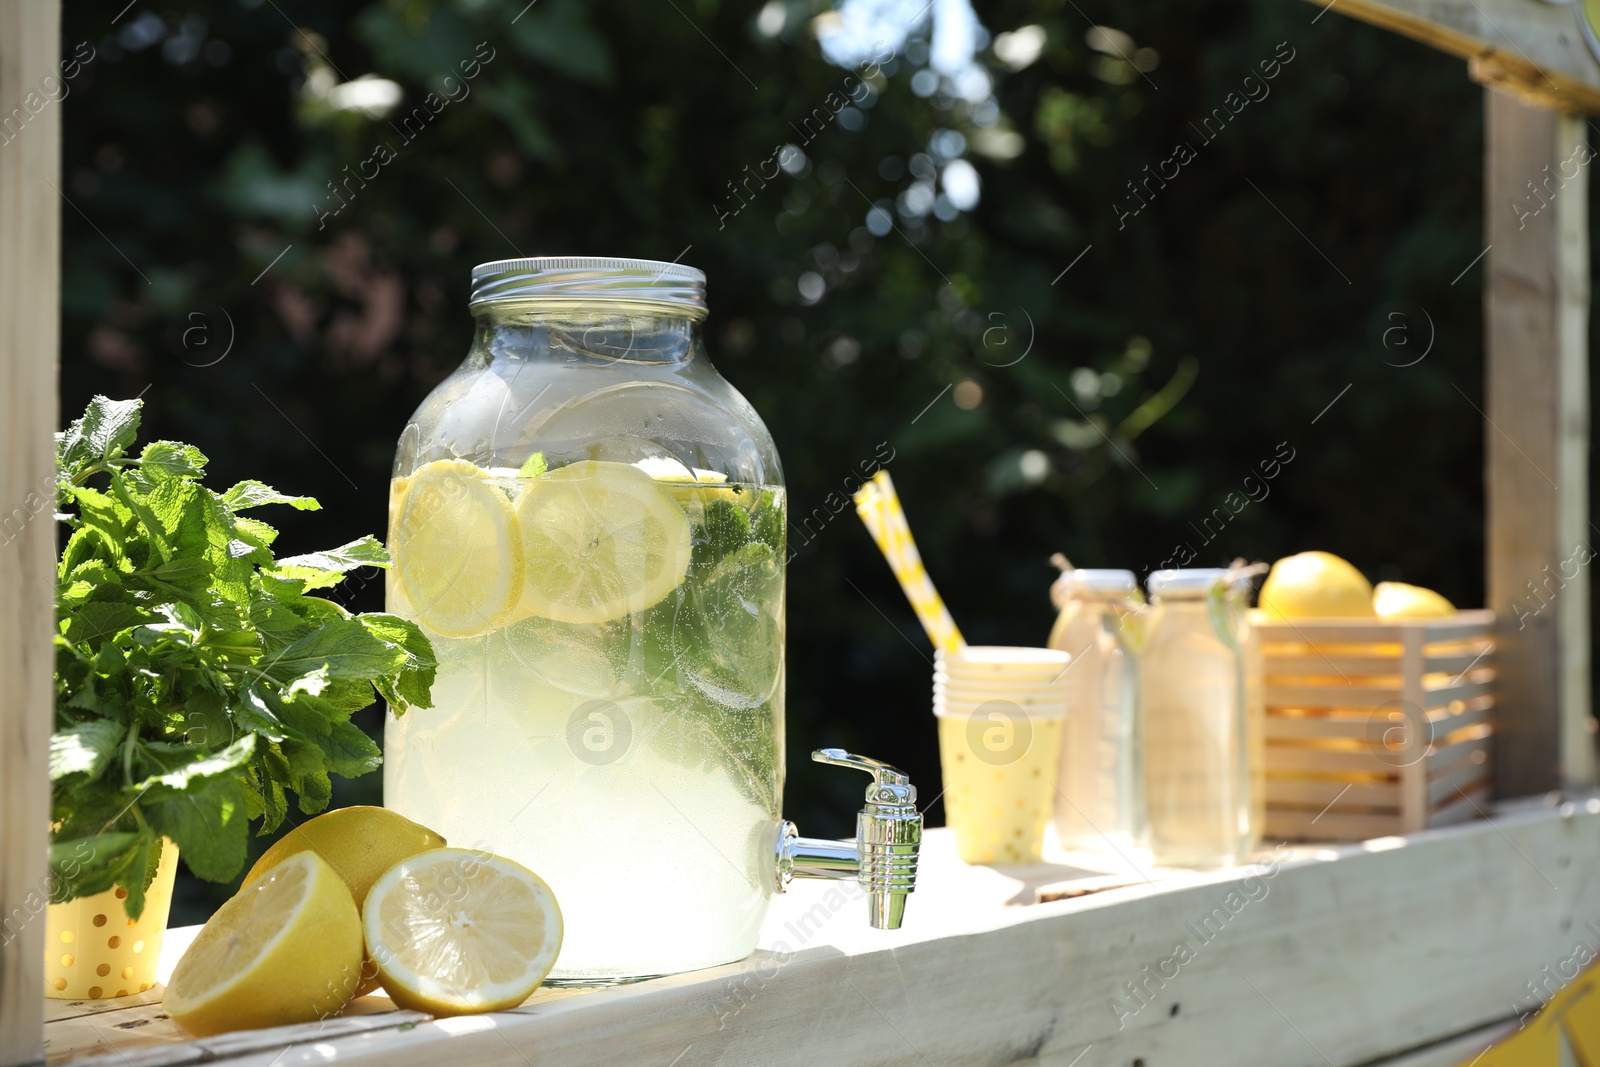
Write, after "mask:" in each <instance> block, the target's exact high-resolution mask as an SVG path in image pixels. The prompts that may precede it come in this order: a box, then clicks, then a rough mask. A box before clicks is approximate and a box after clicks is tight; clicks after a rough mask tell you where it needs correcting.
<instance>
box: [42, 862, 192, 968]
mask: <svg viewBox="0 0 1600 1067" xmlns="http://www.w3.org/2000/svg"><path fill="white" fill-rule="evenodd" d="M177 874H178V846H177V845H174V844H173V843H172V842H171V841H163V842H162V844H161V862H160V863H158V864H157V865H156V877H155V881H153V882H151V883H150V888H149V889H147V890H145V894H144V914H142V915H141V916H139V918H138V919H137V920H134V919H130V918H128V913H127V909H126V908H124V907H123V903H122V902H123V899H124V898H125V897H126V896H127V895H128V891H127V890H125V889H120V888H112V889H108V890H106V891H105V892H104V893H96V894H94V895H93V896H88V897H79V898H78V899H76V900H69V901H67V902H66V903H65V904H52V905H50V907H49V909H48V913H47V916H46V919H45V927H46V929H45V946H44V995H45V996H47V997H54V998H56V999H57V1000H100V999H102V998H105V997H126V996H131V995H133V994H134V993H143V992H144V991H145V990H147V989H149V988H150V987H151V986H153V985H155V984H156V967H157V966H158V965H159V964H160V962H161V940H162V937H163V936H164V935H165V934H166V932H167V914H168V912H170V911H171V909H172V882H173V879H174V878H176V877H177Z"/></svg>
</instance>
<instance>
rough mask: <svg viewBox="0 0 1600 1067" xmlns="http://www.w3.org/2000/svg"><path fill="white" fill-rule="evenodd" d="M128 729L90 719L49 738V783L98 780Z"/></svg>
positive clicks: (115, 723)
mask: <svg viewBox="0 0 1600 1067" xmlns="http://www.w3.org/2000/svg"><path fill="white" fill-rule="evenodd" d="M125 733H127V729H126V728H125V727H124V726H123V725H122V724H121V723H118V722H109V721H107V720H105V719H92V720H90V721H88V722H78V723H73V724H72V725H71V726H68V727H65V728H63V729H60V730H57V731H56V732H55V733H53V734H51V735H50V780H51V781H52V782H53V781H55V780H56V779H57V778H64V777H66V776H67V775H69V774H86V775H88V776H89V777H90V778H98V777H100V772H101V771H104V770H105V769H106V764H107V763H109V762H110V760H111V756H112V754H113V753H115V752H116V751H117V746H118V745H120V744H121V743H122V737H123V735H124V734H125Z"/></svg>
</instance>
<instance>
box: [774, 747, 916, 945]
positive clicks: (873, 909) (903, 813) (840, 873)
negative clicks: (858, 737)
mask: <svg viewBox="0 0 1600 1067" xmlns="http://www.w3.org/2000/svg"><path fill="white" fill-rule="evenodd" d="M811 758H812V759H814V760H816V761H817V762H818V763H831V764H832V765H833V766H835V767H854V768H855V769H857V770H860V771H866V772H867V773H868V774H870V775H872V784H871V785H869V786H868V787H867V802H866V805H865V806H864V807H863V808H862V809H861V811H860V813H858V814H857V815H856V839H855V840H854V841H828V840H823V839H821V838H815V837H801V836H800V834H799V831H797V830H796V829H795V825H794V823H792V822H786V823H784V824H783V825H782V827H781V828H780V829H779V832H778V881H777V885H778V892H780V893H781V892H783V891H784V890H785V889H787V888H788V885H789V880H790V879H791V878H853V879H855V880H856V881H857V882H859V883H860V884H861V887H862V888H863V889H865V890H866V891H867V909H868V910H867V915H868V918H869V919H870V921H871V922H872V925H873V928H874V929H878V930H898V929H900V921H901V919H902V918H904V916H905V912H906V894H908V893H910V892H911V891H912V890H913V889H915V888H916V886H917V855H918V853H919V852H920V851H921V849H922V813H921V812H919V811H918V810H917V787H916V786H914V785H912V784H911V778H910V776H908V775H907V774H906V773H905V772H904V771H901V770H898V769H897V768H895V767H891V766H890V765H889V764H887V763H883V762H881V761H879V760H875V759H869V758H867V757H866V756H856V755H852V754H851V753H849V752H846V751H845V750H844V749H842V748H823V749H818V750H817V751H815V752H813V753H811Z"/></svg>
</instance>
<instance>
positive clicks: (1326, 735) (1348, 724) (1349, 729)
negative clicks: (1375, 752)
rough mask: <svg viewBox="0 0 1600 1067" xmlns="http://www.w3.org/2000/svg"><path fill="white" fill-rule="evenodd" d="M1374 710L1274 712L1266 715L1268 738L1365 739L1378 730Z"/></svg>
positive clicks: (1289, 739) (1294, 739) (1299, 739)
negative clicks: (1315, 713)
mask: <svg viewBox="0 0 1600 1067" xmlns="http://www.w3.org/2000/svg"><path fill="white" fill-rule="evenodd" d="M1372 721H1373V714H1372V713H1371V712H1359V713H1357V714H1354V715H1340V714H1331V715H1274V714H1270V713H1269V714H1268V715H1267V716H1266V736H1267V740H1268V741H1310V740H1317V739H1322V740H1339V741H1365V740H1367V738H1368V736H1369V734H1370V733H1371V732H1372V730H1373V729H1374V727H1373V725H1372Z"/></svg>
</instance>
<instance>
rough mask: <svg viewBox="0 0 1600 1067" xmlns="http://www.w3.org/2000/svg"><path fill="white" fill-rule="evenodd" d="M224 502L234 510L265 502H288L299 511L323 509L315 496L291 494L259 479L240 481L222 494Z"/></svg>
mask: <svg viewBox="0 0 1600 1067" xmlns="http://www.w3.org/2000/svg"><path fill="white" fill-rule="evenodd" d="M222 502H223V503H224V504H226V505H228V507H230V508H232V509H233V510H234V511H244V510H245V509H246V508H259V507H261V506H262V505H263V504H288V505H289V506H290V507H292V508H294V509H296V510H297V511H321V510H322V505H321V504H319V503H317V500H316V498H315V497H309V496H289V495H287V494H285V493H280V492H278V491H277V490H276V489H274V488H272V486H270V485H263V484H262V483H261V482H257V481H246V482H239V483H238V484H237V485H235V486H234V487H233V488H231V489H229V490H228V491H227V492H226V493H223V494H222Z"/></svg>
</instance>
